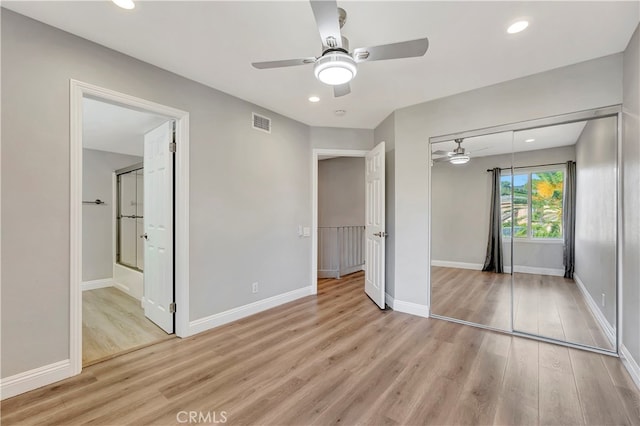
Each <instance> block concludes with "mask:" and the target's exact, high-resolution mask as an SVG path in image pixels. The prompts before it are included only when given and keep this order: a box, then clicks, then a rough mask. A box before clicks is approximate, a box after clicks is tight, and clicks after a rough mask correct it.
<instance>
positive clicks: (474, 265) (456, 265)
mask: <svg viewBox="0 0 640 426" xmlns="http://www.w3.org/2000/svg"><path fill="white" fill-rule="evenodd" d="M431 266H440V267H443V268H458V269H473V270H474V271H482V264H481V263H467V262H451V261H449V260H435V259H434V260H432V261H431Z"/></svg>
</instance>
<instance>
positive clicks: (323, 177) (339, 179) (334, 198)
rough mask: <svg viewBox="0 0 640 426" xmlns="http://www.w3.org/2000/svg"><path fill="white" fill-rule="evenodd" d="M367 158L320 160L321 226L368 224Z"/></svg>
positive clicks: (319, 210)
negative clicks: (365, 180)
mask: <svg viewBox="0 0 640 426" xmlns="http://www.w3.org/2000/svg"><path fill="white" fill-rule="evenodd" d="M364 165H365V161H364V158H363V157H357V158H354V157H339V158H331V159H329V160H322V161H319V162H318V226H327V227H337V226H364V224H365V216H364V213H365V202H364V199H365V184H364Z"/></svg>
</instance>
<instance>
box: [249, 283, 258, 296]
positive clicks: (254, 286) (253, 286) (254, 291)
mask: <svg viewBox="0 0 640 426" xmlns="http://www.w3.org/2000/svg"><path fill="white" fill-rule="evenodd" d="M251 292H252V293H257V292H258V283H257V282H256V283H253V284H251Z"/></svg>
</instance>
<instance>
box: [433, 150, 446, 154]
mask: <svg viewBox="0 0 640 426" xmlns="http://www.w3.org/2000/svg"><path fill="white" fill-rule="evenodd" d="M449 154H451V153H450V152H449V151H443V150H438V151H433V152H432V153H431V155H449Z"/></svg>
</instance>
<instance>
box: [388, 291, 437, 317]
mask: <svg viewBox="0 0 640 426" xmlns="http://www.w3.org/2000/svg"><path fill="white" fill-rule="evenodd" d="M384 296H385V297H384V298H385V303H386V304H387V305H388V306H389V307H390V308H391V309H393V310H394V311H398V312H403V313H405V314H411V315H417V316H419V317H423V318H429V306H427V305H420V304H418V303H413V302H403V301H402V300H396V299H394V298H393V297H391V295H389V293H385V294H384Z"/></svg>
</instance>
